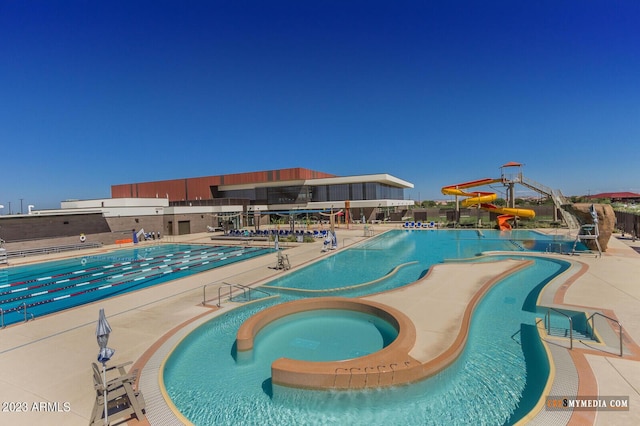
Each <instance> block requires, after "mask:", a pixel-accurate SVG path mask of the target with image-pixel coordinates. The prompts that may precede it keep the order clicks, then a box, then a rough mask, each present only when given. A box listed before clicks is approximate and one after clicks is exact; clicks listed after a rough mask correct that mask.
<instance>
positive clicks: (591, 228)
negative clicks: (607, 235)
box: [571, 204, 602, 256]
mask: <svg viewBox="0 0 640 426" xmlns="http://www.w3.org/2000/svg"><path fill="white" fill-rule="evenodd" d="M590 211H591V218H592V219H593V223H589V224H583V225H580V229H579V230H578V234H576V239H575V241H574V242H573V249H572V250H571V254H572V255H573V254H574V253H575V252H576V246H577V245H578V241H580V242H584V241H589V240H592V241H595V243H596V247H597V248H598V255H599V256H602V249H601V248H600V242H599V241H598V237H599V236H600V232H599V231H598V213H596V208H595V206H594V205H593V204H591V208H590Z"/></svg>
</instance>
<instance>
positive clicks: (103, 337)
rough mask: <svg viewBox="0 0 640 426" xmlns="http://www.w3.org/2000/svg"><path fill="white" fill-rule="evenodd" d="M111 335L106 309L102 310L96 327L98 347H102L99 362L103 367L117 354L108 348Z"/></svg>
mask: <svg viewBox="0 0 640 426" xmlns="http://www.w3.org/2000/svg"><path fill="white" fill-rule="evenodd" d="M109 333H111V326H110V325H109V322H108V321H107V317H106V315H105V314H104V309H102V308H101V309H100V314H99V315H98V325H97V326H96V339H97V340H98V346H100V353H99V354H98V361H100V362H101V363H102V364H103V365H104V364H106V363H107V361H109V359H111V357H112V356H113V353H114V352H115V351H114V350H113V349H111V348H108V347H107V343H108V342H109Z"/></svg>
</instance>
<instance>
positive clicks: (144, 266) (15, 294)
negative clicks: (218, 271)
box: [0, 244, 274, 325]
mask: <svg viewBox="0 0 640 426" xmlns="http://www.w3.org/2000/svg"><path fill="white" fill-rule="evenodd" d="M273 251H274V250H273V249H271V248H264V247H262V248H261V247H239V246H210V245H193V244H161V245H154V246H144V247H140V248H138V247H136V248H130V249H121V250H116V251H113V252H108V253H101V254H94V255H87V256H81V257H74V258H71V259H64V260H57V261H52V262H43V263H38V264H33V265H22V266H11V267H8V268H3V269H2V272H3V273H2V275H0V308H1V309H2V311H3V314H4V321H5V324H6V325H9V324H13V323H18V322H22V321H24V318H25V315H24V306H25V304H26V308H27V312H28V314H29V316H30V315H34V316H35V317H36V318H37V317H39V316H42V315H47V314H51V313H54V312H59V311H62V310H65V309H68V308H72V307H75V306H80V305H83V304H86V303H91V302H95V301H97V300H102V299H106V298H109V297H114V296H117V295H120V294H123V293H127V292H131V291H136V290H140V289H143V288H146V287H149V286H153V285H158V284H162V283H165V282H167V281H171V280H176V279H179V278H183V277H186V276H189V275H192V274H196V273H199V272H204V271H208V270H210V269H213V268H217V267H220V266H224V265H228V264H230V263H234V262H238V261H241V260H246V259H249V258H252V257H255V256H261V255H263V254H267V253H271V252H273Z"/></svg>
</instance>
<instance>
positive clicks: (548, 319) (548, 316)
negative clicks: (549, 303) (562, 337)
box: [544, 308, 573, 349]
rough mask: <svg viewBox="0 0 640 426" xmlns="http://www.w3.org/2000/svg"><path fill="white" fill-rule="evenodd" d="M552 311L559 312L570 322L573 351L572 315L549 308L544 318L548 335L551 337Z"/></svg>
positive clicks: (570, 341)
mask: <svg viewBox="0 0 640 426" xmlns="http://www.w3.org/2000/svg"><path fill="white" fill-rule="evenodd" d="M551 311H554V312H557V313H559V314H560V315H562V316H564V317H566V318H567V319H568V320H569V349H573V319H572V318H571V316H570V315H567V314H565V313H564V312H562V311H560V310H558V309H555V308H548V309H547V313H546V314H545V316H544V324H545V328H546V329H547V334H548V335H551Z"/></svg>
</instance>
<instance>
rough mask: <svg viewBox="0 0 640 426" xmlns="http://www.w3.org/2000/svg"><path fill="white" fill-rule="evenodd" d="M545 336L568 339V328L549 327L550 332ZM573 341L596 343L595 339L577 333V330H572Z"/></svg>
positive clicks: (582, 333)
mask: <svg viewBox="0 0 640 426" xmlns="http://www.w3.org/2000/svg"><path fill="white" fill-rule="evenodd" d="M547 334H548V335H549V336H554V337H566V338H567V339H568V338H569V329H568V328H564V327H551V330H548V331H547ZM573 339H574V340H591V341H597V340H596V339H594V338H592V337H591V336H589V335H588V334H585V333H584V332H582V331H578V330H573Z"/></svg>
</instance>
